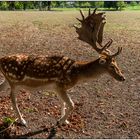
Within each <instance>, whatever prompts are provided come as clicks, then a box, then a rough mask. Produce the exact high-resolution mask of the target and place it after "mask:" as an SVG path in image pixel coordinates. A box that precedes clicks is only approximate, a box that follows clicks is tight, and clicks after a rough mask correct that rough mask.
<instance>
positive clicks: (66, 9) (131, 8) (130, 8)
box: [52, 5, 140, 11]
mask: <svg viewBox="0 0 140 140" xmlns="http://www.w3.org/2000/svg"><path fill="white" fill-rule="evenodd" d="M79 9H83V10H84V11H87V10H88V9H89V8H65V7H64V8H52V11H76V10H79ZM91 9H95V8H91ZM98 10H101V11H116V9H115V8H110V9H109V8H98ZM122 10H123V11H124V10H125V11H131V10H140V5H137V6H127V7H125V8H123V9H122Z"/></svg>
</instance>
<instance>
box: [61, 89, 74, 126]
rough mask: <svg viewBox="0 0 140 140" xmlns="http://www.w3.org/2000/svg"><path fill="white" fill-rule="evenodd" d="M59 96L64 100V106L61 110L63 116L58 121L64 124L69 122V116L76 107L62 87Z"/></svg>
mask: <svg viewBox="0 0 140 140" xmlns="http://www.w3.org/2000/svg"><path fill="white" fill-rule="evenodd" d="M58 96H59V97H60V99H61V100H62V101H63V106H62V110H61V118H60V119H59V121H58V123H59V124H60V125H61V124H64V123H67V124H68V123H69V122H68V121H67V118H68V116H69V114H70V113H71V111H72V110H73V108H74V103H73V101H72V100H71V98H70V97H69V96H68V94H67V93H66V91H64V90H62V89H61V90H59V92H58ZM66 106H67V108H66Z"/></svg>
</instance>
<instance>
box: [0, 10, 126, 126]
mask: <svg viewBox="0 0 140 140" xmlns="http://www.w3.org/2000/svg"><path fill="white" fill-rule="evenodd" d="M80 13H81V15H82V20H80V19H78V20H79V21H80V22H81V27H80V28H78V27H75V28H76V32H77V33H78V35H79V37H78V38H79V39H80V40H82V41H84V42H87V43H88V44H90V45H91V46H92V47H93V48H94V49H95V50H96V51H97V52H98V53H99V55H100V57H99V58H98V59H96V60H94V61H90V62H79V61H74V60H72V59H70V58H68V57H64V56H36V55H23V54H21V55H18V54H17V55H11V56H5V57H3V58H1V59H0V70H1V72H2V73H3V75H4V77H5V79H6V80H7V81H8V83H9V85H10V87H11V93H10V96H11V100H12V104H13V109H14V110H15V112H16V114H17V116H18V118H19V119H20V121H21V123H22V124H24V125H27V123H26V121H25V120H24V119H23V117H22V115H21V113H20V110H19V108H18V105H17V100H16V93H15V89H16V87H18V86H22V85H24V86H27V87H32V88H34V87H39V86H41V87H43V86H45V87H47V88H48V87H50V85H51V89H52V87H53V90H56V92H57V94H58V96H59V97H60V99H61V103H62V110H61V118H60V119H59V120H58V123H59V124H63V123H68V121H67V118H68V116H69V114H70V113H71V111H72V110H73V108H74V103H73V101H72V100H71V98H70V96H69V95H68V94H67V90H68V89H70V88H72V87H73V86H74V85H75V84H76V83H77V82H80V81H82V79H86V80H89V79H90V78H92V79H93V78H95V77H96V76H99V75H101V74H103V73H109V74H110V75H111V76H112V77H114V78H115V79H116V80H118V81H124V80H125V78H124V76H123V74H122V73H121V70H120V69H119V67H118V66H117V62H116V61H115V57H116V56H117V55H119V54H120V53H121V50H122V48H118V51H117V52H116V53H115V54H111V51H109V50H108V48H109V46H110V45H111V44H112V40H110V41H109V42H108V43H106V44H105V45H104V46H103V45H102V40H103V29H104V25H105V22H104V21H105V17H104V13H98V14H96V10H94V12H93V13H91V12H90V10H89V15H88V16H87V17H86V18H85V17H84V15H83V13H82V11H80ZM3 84H4V83H3Z"/></svg>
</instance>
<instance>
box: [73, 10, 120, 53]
mask: <svg viewBox="0 0 140 140" xmlns="http://www.w3.org/2000/svg"><path fill="white" fill-rule="evenodd" d="M96 10H97V8H96V9H95V10H94V11H93V13H91V10H90V9H89V11H88V16H87V17H86V18H85V16H84V14H83V12H82V11H81V10H80V14H81V16H82V20H81V19H79V18H77V20H78V21H80V22H81V27H80V28H78V27H76V26H74V27H75V28H76V32H77V33H78V35H79V37H78V38H79V39H80V40H82V41H84V42H87V43H88V44H90V45H91V46H92V47H93V48H94V49H95V50H96V51H97V52H98V53H99V54H100V53H102V52H103V51H106V52H110V51H109V50H108V49H107V48H109V47H110V46H111V44H112V42H113V40H112V39H110V41H108V42H107V43H106V44H105V45H104V46H103V45H102V41H103V30H104V26H105V23H106V22H105V12H102V13H98V14H96ZM118 50H119V51H118V52H117V53H116V54H114V55H112V56H116V55H118V53H120V52H121V50H120V49H118Z"/></svg>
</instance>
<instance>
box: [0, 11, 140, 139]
mask: <svg viewBox="0 0 140 140" xmlns="http://www.w3.org/2000/svg"><path fill="white" fill-rule="evenodd" d="M106 15H107V23H106V25H105V31H104V43H105V42H107V41H108V40H109V38H112V39H113V44H112V47H111V48H110V49H111V50H112V51H116V50H117V47H119V46H120V47H123V51H122V53H121V55H119V56H118V57H117V58H116V59H117V62H118V64H119V67H120V68H121V69H122V71H123V73H124V75H125V77H126V81H125V82H118V81H116V80H114V79H113V78H112V77H110V76H109V75H102V76H101V77H100V78H98V79H93V80H91V81H89V82H87V83H82V84H78V85H76V86H74V87H73V88H72V89H70V90H69V91H68V93H69V94H70V96H71V97H72V100H73V101H74V103H75V109H74V111H73V113H72V114H71V115H70V116H69V121H70V122H71V123H70V125H66V126H61V127H55V124H56V121H57V119H59V117H60V107H61V106H60V102H59V100H58V98H57V96H56V94H55V93H54V92H52V91H47V89H37V90H35V91H29V90H26V89H24V88H23V87H21V88H20V89H19V93H18V96H17V97H18V105H19V108H20V110H21V111H22V113H23V114H24V115H23V116H24V118H25V119H26V121H27V122H28V128H26V127H23V126H20V125H19V124H18V123H17V124H14V125H13V126H12V127H11V128H10V129H8V130H7V131H6V132H4V133H0V138H65V139H66V138H69V139H70V138H71V139H72V138H77V139H78V138H81V139H82V138H108V139H109V138H114V139H116V138H140V48H139V47H140V11H137V12H106ZM75 17H80V14H79V12H78V11H67V12H55V11H51V12H37V11H34V12H33V11H30V12H22V11H21V12H0V56H1V57H2V56H5V55H9V54H16V53H23V54H38V55H40V54H44V55H54V54H58V55H65V56H68V57H70V58H73V59H74V60H78V61H82V60H86V61H87V60H88V61H90V60H94V59H97V58H98V54H97V53H96V52H95V51H94V50H93V49H92V48H91V46H89V45H88V44H86V43H84V42H82V41H80V40H78V39H77V34H76V32H75V29H74V28H73V27H72V26H73V24H78V21H76V19H75ZM1 80H2V76H1ZM9 92H10V89H9V85H8V84H7V86H6V87H5V89H4V90H2V91H0V126H1V128H2V126H3V119H4V118H5V117H10V118H16V116H15V114H14V111H13V110H12V107H11V101H10V97H9ZM29 95H30V99H29Z"/></svg>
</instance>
